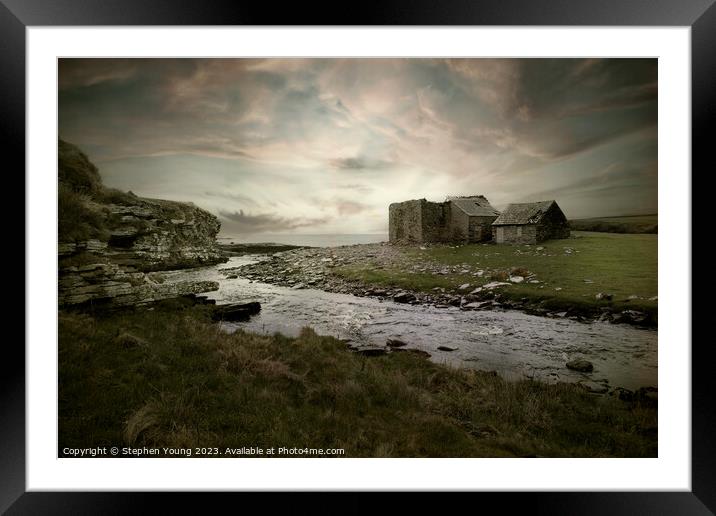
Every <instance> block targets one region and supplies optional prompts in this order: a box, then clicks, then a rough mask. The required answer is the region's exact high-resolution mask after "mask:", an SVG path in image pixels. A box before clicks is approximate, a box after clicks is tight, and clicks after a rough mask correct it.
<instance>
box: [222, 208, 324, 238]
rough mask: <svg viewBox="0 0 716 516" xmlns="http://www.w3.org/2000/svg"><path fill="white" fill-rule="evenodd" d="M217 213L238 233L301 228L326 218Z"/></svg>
mask: <svg viewBox="0 0 716 516" xmlns="http://www.w3.org/2000/svg"><path fill="white" fill-rule="evenodd" d="M219 214H220V215H221V216H222V217H223V218H224V219H226V220H227V221H229V222H230V223H231V226H232V228H233V229H235V230H236V231H238V232H239V233H272V232H281V231H286V230H292V229H297V228H303V227H306V226H318V225H321V224H325V223H326V222H327V220H328V219H326V218H323V219H303V218H293V219H285V218H282V217H278V216H276V215H272V214H262V215H247V214H245V213H244V211H243V210H241V211H238V212H233V213H227V212H224V211H222V212H219Z"/></svg>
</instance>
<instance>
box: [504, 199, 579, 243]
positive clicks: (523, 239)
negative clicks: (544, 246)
mask: <svg viewBox="0 0 716 516" xmlns="http://www.w3.org/2000/svg"><path fill="white" fill-rule="evenodd" d="M492 234H493V239H494V240H495V242H496V243H498V244H536V243H538V242H542V241H544V240H549V239H553V238H569V222H568V221H567V217H565V215H564V213H563V212H562V210H561V209H560V207H559V206H558V205H557V203H556V202H555V201H540V202H529V203H518V204H510V205H509V206H507V208H505V211H503V212H502V213H501V214H500V216H499V217H497V219H495V221H494V222H493V223H492Z"/></svg>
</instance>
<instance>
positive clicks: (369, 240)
mask: <svg viewBox="0 0 716 516" xmlns="http://www.w3.org/2000/svg"><path fill="white" fill-rule="evenodd" d="M218 240H219V242H221V243H223V244H230V243H235V244H267V243H272V244H287V245H305V246H309V247H337V246H341V245H354V244H375V243H378V242H387V241H388V234H387V233H368V234H354V235H330V234H329V235H297V234H277V233H275V234H272V233H253V234H247V235H240V236H227V235H221V236H219V238H218Z"/></svg>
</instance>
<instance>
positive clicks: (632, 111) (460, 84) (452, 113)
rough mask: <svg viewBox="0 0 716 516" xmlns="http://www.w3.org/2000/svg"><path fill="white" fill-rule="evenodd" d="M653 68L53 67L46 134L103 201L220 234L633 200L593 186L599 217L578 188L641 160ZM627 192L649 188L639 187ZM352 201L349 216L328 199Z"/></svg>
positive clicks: (448, 63) (512, 64)
mask: <svg viewBox="0 0 716 516" xmlns="http://www.w3.org/2000/svg"><path fill="white" fill-rule="evenodd" d="M657 68H658V66H657V60H655V59H392V58H391V59H282V58H276V59H274V58H271V59H60V62H59V92H58V99H59V132H60V135H61V136H62V138H63V139H66V140H67V141H71V142H73V143H75V144H77V145H79V146H80V147H81V148H82V149H84V150H85V151H86V152H88V154H89V155H90V157H91V158H92V159H93V160H94V161H95V162H96V163H97V164H98V165H99V167H100V171H101V173H102V174H103V177H105V178H106V179H107V181H108V183H109V184H110V185H111V186H116V187H122V188H125V189H132V190H133V191H135V192H137V193H138V194H140V195H141V194H142V192H143V191H144V192H145V194H146V195H150V194H151V195H167V196H172V198H177V199H187V200H194V201H197V202H204V203H205V204H206V205H207V206H208V207H209V209H211V210H212V211H213V212H214V213H220V212H223V213H227V214H234V215H237V214H238V220H237V221H233V222H231V221H230V220H229V219H227V223H229V222H231V223H232V224H234V225H235V226H236V227H244V226H240V225H241V224H244V225H245V227H247V228H248V227H253V226H256V227H257V226H260V225H262V224H263V225H265V226H267V227H271V226H272V225H273V226H275V227H277V228H280V227H287V228H288V229H289V230H291V229H299V228H309V227H312V226H310V225H306V226H304V225H301V224H302V223H301V222H300V221H316V224H318V227H320V228H324V229H325V230H326V231H328V230H330V231H336V232H353V231H358V230H365V231H369V230H373V229H374V228H378V227H379V226H380V225H381V224H382V223H383V222H384V219H385V207H386V206H387V205H388V204H390V202H393V201H395V200H400V199H408V198H422V197H427V198H432V199H437V200H440V199H441V198H443V197H444V196H445V195H447V194H459V193H461V192H465V191H469V192H472V191H479V192H482V193H484V194H485V195H487V196H488V198H490V200H491V201H493V202H502V200H504V201H505V202H509V201H510V200H513V199H515V198H517V197H524V196H525V195H529V193H531V192H537V191H540V190H545V191H546V190H549V189H554V188H557V189H558V188H561V187H562V186H564V185H566V184H567V183H568V182H570V181H573V180H575V179H576V178H577V177H578V178H579V179H580V180H581V181H582V183H580V184H581V185H582V186H579V184H578V185H577V186H575V188H583V191H585V192H586V191H591V192H592V194H593V199H591V200H589V199H587V200H586V201H583V202H585V209H587V210H591V211H593V212H594V215H595V216H596V215H602V214H603V213H601V212H600V210H602V207H603V206H606V205H609V206H612V207H614V208H613V209H614V210H616V209H617V207H618V206H624V207H629V206H630V199H631V198H632V197H633V196H634V193H633V191H632V190H633V189H631V187H630V186H624V185H623V183H622V182H620V180H619V179H618V176H615V175H609V176H607V177H606V178H605V179H603V180H604V181H605V182H606V183H605V184H606V185H607V186H609V185H614V186H615V188H616V190H615V191H611V192H610V194H609V195H610V198H609V202H608V203H607V202H606V201H607V200H606V195H607V194H606V193H599V192H596V191H593V190H589V189H588V185H589V182H590V180H591V179H595V180H596V179H599V177H600V176H599V175H598V171H599V170H603V169H604V168H605V167H607V166H608V165H610V164H611V163H614V162H619V163H621V165H620V166H623V167H626V164H627V163H628V168H630V169H638V168H639V167H644V166H645V165H646V164H647V163H653V162H654V161H655V159H656V148H655V147H654V146H651V147H648V148H646V150H639V145H642V143H640V138H641V136H640V135H643V134H646V133H649V134H652V133H653V136H650V137H649V138H652V139H653V138H655V137H656V136H655V129H656V123H657V96H658V83H657ZM642 139H643V138H642ZM636 151H638V152H636ZM615 153H616V154H615ZM630 156H636V157H630ZM140 163H141V166H138V164H140ZM600 180H601V179H600ZM634 180H635V181H637V182H638V183H639V184H641V185H642V187H643V189H644V191H648V192H652V191H654V190H655V188H654V185H655V184H656V178H655V177H651V176H648V175H643V176H635V179H634ZM574 182H576V181H574ZM619 185H622V186H624V187H623V189H622V191H621V193H620V191H619V187H620V186H619ZM207 192H209V193H207ZM219 192H226V193H227V194H229V195H224V196H222V195H219ZM238 192H240V193H238ZM232 195H234V196H235V197H232ZM351 195H354V196H360V197H359V199H358V200H355V202H359V203H360V204H361V205H364V206H365V209H359V208H358V207H357V206H351V205H349V204H340V203H339V202H338V201H336V199H346V198H348V197H350V196H351ZM560 195H562V194H560ZM564 195H573V194H572V193H564ZM575 195H576V194H575ZM650 195H651V194H650ZM308 199H316V202H309V201H308ZM496 199H497V200H496ZM498 200H499V201H498ZM353 201H354V200H351V202H353ZM239 208H241V209H244V210H251V213H254V214H258V215H247V214H246V213H244V212H241V211H237V210H238V209H239ZM247 213H248V212H247ZM327 214H330V215H331V217H334V218H332V219H330V220H326V221H324V218H325V217H326V216H327ZM336 215H339V216H336ZM296 221H299V222H298V223H299V225H298V226H295V224H296V223H297V222H296ZM251 224H253V226H252V225H251ZM292 224H294V226H292ZM227 227H229V226H227Z"/></svg>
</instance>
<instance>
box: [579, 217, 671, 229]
mask: <svg viewBox="0 0 716 516" xmlns="http://www.w3.org/2000/svg"><path fill="white" fill-rule="evenodd" d="M569 224H570V226H571V227H572V229H573V230H576V231H600V232H607V233H658V227H659V217H658V215H629V216H623V217H597V218H591V219H575V220H570V221H569Z"/></svg>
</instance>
